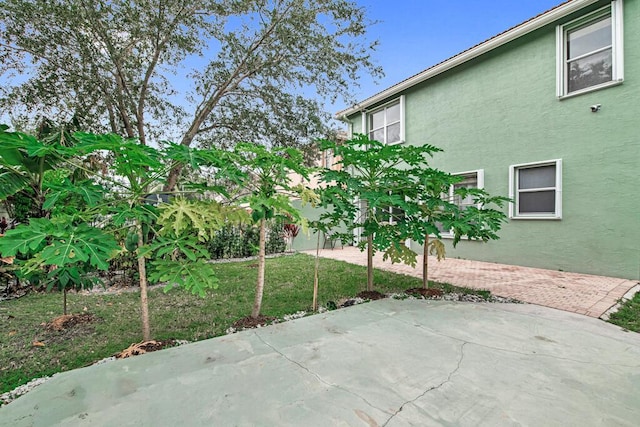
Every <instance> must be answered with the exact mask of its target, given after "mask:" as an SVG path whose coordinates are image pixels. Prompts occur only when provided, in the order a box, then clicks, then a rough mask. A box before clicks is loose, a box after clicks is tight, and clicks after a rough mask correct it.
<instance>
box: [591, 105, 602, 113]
mask: <svg viewBox="0 0 640 427" xmlns="http://www.w3.org/2000/svg"><path fill="white" fill-rule="evenodd" d="M600 107H602V105H600V104H594V105H592V106H591V112H592V113H597V112H598V111H600Z"/></svg>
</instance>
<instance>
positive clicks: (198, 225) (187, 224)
mask: <svg viewBox="0 0 640 427" xmlns="http://www.w3.org/2000/svg"><path fill="white" fill-rule="evenodd" d="M160 212H161V213H160V217H159V218H158V224H159V225H160V226H162V232H163V233H172V234H174V235H180V234H182V233H184V232H187V231H189V230H195V231H196V232H197V233H198V238H199V239H200V240H201V241H207V240H209V239H211V238H213V236H214V234H215V233H216V232H217V231H218V230H220V229H222V227H223V226H224V225H225V224H234V223H237V224H242V223H245V222H248V219H249V215H248V214H247V211H246V210H245V209H240V208H235V207H229V206H225V205H223V204H221V203H218V202H215V201H213V200H205V201H203V200H188V199H184V198H174V199H173V200H171V202H170V203H165V204H163V205H161V206H160Z"/></svg>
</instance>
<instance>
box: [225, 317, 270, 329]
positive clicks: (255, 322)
mask: <svg viewBox="0 0 640 427" xmlns="http://www.w3.org/2000/svg"><path fill="white" fill-rule="evenodd" d="M277 319H278V318H277V317H271V316H263V315H260V316H258V317H256V318H253V317H251V316H247V317H243V318H242V319H240V320H236V321H235V322H234V323H233V327H234V328H235V329H249V328H255V327H258V326H266V325H269V324H271V323H273V322H274V321H275V320H277Z"/></svg>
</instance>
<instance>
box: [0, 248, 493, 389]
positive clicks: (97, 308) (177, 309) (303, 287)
mask: <svg viewBox="0 0 640 427" xmlns="http://www.w3.org/2000/svg"><path fill="white" fill-rule="evenodd" d="M313 266H314V258H313V257H310V256H307V255H302V254H300V255H294V256H284V257H279V258H272V259H268V260H267V272H266V285H265V294H264V299H263V306H262V314H264V315H267V316H275V317H282V316H284V315H285V314H291V313H295V312H297V311H299V310H305V311H308V310H309V309H310V307H311V302H312V294H313ZM216 270H217V274H218V277H219V278H220V286H219V288H218V289H216V290H212V291H210V292H209V293H208V294H207V296H206V297H205V298H200V297H198V296H194V295H191V294H190V293H187V292H184V291H183V290H181V289H174V290H172V291H169V292H168V293H166V294H165V293H164V292H163V291H162V290H161V289H154V290H152V291H151V292H150V296H149V307H150V317H151V333H152V336H153V337H154V338H155V339H157V340H164V339H168V338H174V339H183V340H188V341H197V340H203V339H207V338H211V337H215V336H218V335H222V334H224V333H225V330H226V329H227V328H229V326H231V325H232V324H233V322H234V321H236V320H238V319H240V318H242V317H245V316H248V315H249V314H250V312H251V307H252V304H253V298H254V290H255V280H256V276H257V262H256V261H247V262H235V263H221V264H216ZM365 284H366V269H365V268H364V267H360V266H355V265H351V264H347V263H344V262H340V261H333V260H328V259H323V260H321V263H320V298H319V300H320V304H321V305H324V304H326V302H327V301H336V302H337V301H339V300H340V299H341V298H345V297H351V296H354V295H356V294H357V293H358V292H360V291H362V290H364V287H365ZM375 284H376V286H375V287H376V290H378V291H380V292H385V293H389V292H397V291H402V290H405V289H408V288H413V287H419V286H421V281H420V280H419V279H417V278H412V277H407V276H401V275H397V274H393V273H388V272H383V271H376V272H375ZM434 286H437V287H444V288H445V291H447V290H452V289H454V288H453V287H451V286H448V285H435V284H434ZM466 292H471V293H478V294H482V295H483V296H485V297H486V296H487V294H488V293H487V292H486V291H484V292H474V291H469V290H466ZM68 305H69V313H72V314H77V313H92V314H94V315H96V316H97V317H98V318H99V320H98V321H97V322H94V323H91V324H87V325H77V326H75V327H73V328H70V329H68V330H65V331H60V332H54V331H50V330H47V328H45V327H44V324H46V323H47V322H50V321H51V320H52V319H53V318H54V317H57V316H59V315H60V314H62V295H61V294H60V293H41V294H32V295H28V296H25V297H23V298H20V299H17V300H12V301H5V302H1V303H0V361H1V363H0V393H3V392H6V391H9V390H13V389H14V388H15V387H17V386H18V385H21V384H24V383H26V382H28V381H30V380H31V379H33V378H38V377H41V376H45V375H51V374H53V373H56V372H60V371H66V370H69V369H74V368H78V367H82V366H86V365H88V364H91V363H93V362H95V361H97V360H100V359H102V358H105V357H108V356H111V355H113V354H115V353H117V352H119V351H121V350H123V349H125V348H126V347H128V346H129V345H130V344H132V343H134V342H139V341H141V339H142V333H141V326H140V314H139V313H140V311H139V294H138V293H137V292H123V293H121V294H97V295H90V296H84V295H79V294H69V296H68ZM34 342H41V343H43V344H44V345H43V346H34V345H33V343H34Z"/></svg>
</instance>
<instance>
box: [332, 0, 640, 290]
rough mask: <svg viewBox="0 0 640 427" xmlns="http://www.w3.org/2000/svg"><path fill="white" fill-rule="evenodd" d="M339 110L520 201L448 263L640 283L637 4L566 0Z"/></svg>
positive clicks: (385, 138) (356, 128) (359, 127)
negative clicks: (500, 223) (489, 235)
mask: <svg viewBox="0 0 640 427" xmlns="http://www.w3.org/2000/svg"><path fill="white" fill-rule="evenodd" d="M338 117H339V118H340V119H342V120H344V121H346V122H347V123H348V127H349V132H350V133H351V134H353V133H365V134H369V135H370V136H371V137H372V138H374V139H377V140H379V141H381V142H385V143H387V144H418V145H419V144H424V143H429V144H432V145H435V146H437V147H440V148H442V149H444V152H443V153H439V154H437V155H436V156H435V158H434V160H433V165H434V166H435V167H438V168H440V169H442V170H445V171H448V172H451V173H455V174H460V175H463V176H464V180H463V181H462V182H461V184H459V185H465V186H477V187H483V188H485V189H486V190H487V191H489V192H490V193H491V194H494V195H508V196H510V197H511V198H512V199H513V200H514V203H512V204H510V206H508V208H506V210H508V216H509V221H508V223H506V224H505V225H504V227H503V229H502V230H501V232H500V237H501V238H500V240H498V241H495V242H490V243H481V242H474V241H463V242H461V243H459V244H458V246H457V247H456V248H455V249H454V248H451V247H449V248H448V252H447V255H448V256H449V257H460V258H466V259H475V260H481V261H490V262H500V263H505V264H514V265H524V266H532V267H540V268H546V269H553V270H564V271H572V272H581V273H590V274H600V275H607V276H613V277H622V278H628V279H640V178H639V173H640V0H613V1H611V0H607V1H602V0H571V1H567V2H565V3H562V4H560V5H558V6H557V7H555V8H553V9H551V10H549V11H547V12H545V13H543V14H541V15H539V16H536V17H534V18H532V19H530V20H528V21H526V22H524V23H522V24H520V25H518V26H516V27H514V28H511V29H509V30H507V31H505V32H503V33H501V34H499V35H497V36H495V37H493V38H491V39H489V40H487V41H485V42H483V43H480V44H479V45H476V46H474V47H472V48H470V49H468V50H466V51H464V52H462V53H460V54H458V55H456V56H454V57H452V58H450V59H448V60H446V61H444V62H442V63H440V64H437V65H435V66H433V67H430V68H428V69H426V70H425V71H423V72H421V73H419V74H417V75H415V76H413V77H410V78H408V79H406V80H404V81H402V82H400V83H398V84H396V85H394V86H392V87H390V88H388V89H386V90H384V91H382V92H380V93H378V94H375V95H373V96H371V97H370V98H368V99H365V100H363V101H362V102H360V103H358V104H356V105H354V106H353V107H351V108H348V109H346V110H344V111H341V112H340V113H338ZM445 234H446V233H445ZM413 249H414V250H416V252H420V248H419V247H418V246H417V245H414V246H413Z"/></svg>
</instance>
